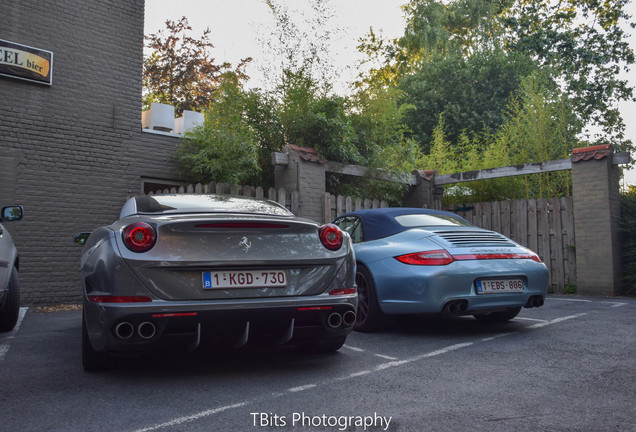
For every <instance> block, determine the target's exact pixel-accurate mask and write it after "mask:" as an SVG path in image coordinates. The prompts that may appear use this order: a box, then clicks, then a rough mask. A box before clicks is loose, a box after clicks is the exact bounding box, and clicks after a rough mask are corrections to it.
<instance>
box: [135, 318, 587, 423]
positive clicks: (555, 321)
mask: <svg viewBox="0 0 636 432" xmlns="http://www.w3.org/2000/svg"><path fill="white" fill-rule="evenodd" d="M585 315H587V313H580V314H576V315H569V316H565V317H561V318H556V319H553V320H551V321H544V322H539V323H537V324H534V325H531V326H530V327H528V328H530V329H537V328H541V327H545V326H548V325H552V324H558V323H561V322H564V321H567V320H571V319H576V318H581V317H583V316H585ZM518 333H520V332H510V333H501V334H499V335H495V336H492V337H488V338H483V339H479V340H476V341H474V342H465V343H459V344H454V345H449V346H447V347H444V348H440V349H438V350H435V351H430V352H428V353H425V354H420V355H417V356H414V357H411V358H408V359H404V360H397V359H396V360H392V361H390V362H387V363H381V364H379V365H377V366H375V367H372V368H370V369H366V370H362V371H357V372H354V373H351V374H348V375H344V376H340V377H335V378H332V379H330V380H327V381H323V382H321V383H318V384H306V385H303V386H298V387H292V388H290V389H288V390H287V391H285V392H282V393H274V394H273V395H270V396H274V397H283V396H286V395H289V394H292V393H298V392H302V391H306V390H311V389H315V388H318V387H324V386H329V385H331V384H334V383H336V382H342V381H347V380H350V379H353V378H358V377H361V376H364V375H369V374H372V373H374V372H381V371H383V370H387V369H392V368H395V367H400V366H404V365H406V364H410V363H415V362H419V361H422V360H425V359H429V358H433V357H437V356H440V355H443V354H447V353H450V352H453V351H457V350H461V349H464V348H467V347H470V346H473V345H475V344H476V343H479V341H481V342H487V341H490V340H493V339H496V338H500V337H505V336H510V335H514V334H518ZM345 347H347V348H349V349H352V350H353V351H357V352H364V351H365V350H363V349H361V348H356V349H353V348H354V347H350V346H347V345H345ZM250 403H252V402H251V401H244V402H240V403H237V404H234V405H226V406H223V407H219V408H214V409H209V410H205V411H201V412H199V413H196V414H192V415H189V416H184V417H179V418H176V419H174V420H171V421H168V422H165V423H160V424H157V425H154V426H150V427H146V428H143V429H137V430H135V431H134V432H150V431H155V430H158V429H163V428H167V427H171V426H176V425H180V424H183V423H188V422H192V421H195V420H200V419H202V418H205V417H210V416H212V415H215V414H218V413H221V412H223V411H228V410H232V409H235V408H241V407H244V406H247V405H249V404H250Z"/></svg>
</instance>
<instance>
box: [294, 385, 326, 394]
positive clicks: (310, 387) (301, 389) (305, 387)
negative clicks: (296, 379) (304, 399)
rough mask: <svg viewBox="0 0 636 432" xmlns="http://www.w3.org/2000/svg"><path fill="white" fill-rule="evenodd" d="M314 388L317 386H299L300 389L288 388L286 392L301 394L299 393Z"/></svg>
mask: <svg viewBox="0 0 636 432" xmlns="http://www.w3.org/2000/svg"><path fill="white" fill-rule="evenodd" d="M314 387H318V386H317V385H316V384H307V385H304V386H300V387H292V388H290V389H289V390H287V391H288V392H290V393H297V392H301V391H305V390H309V389H312V388H314Z"/></svg>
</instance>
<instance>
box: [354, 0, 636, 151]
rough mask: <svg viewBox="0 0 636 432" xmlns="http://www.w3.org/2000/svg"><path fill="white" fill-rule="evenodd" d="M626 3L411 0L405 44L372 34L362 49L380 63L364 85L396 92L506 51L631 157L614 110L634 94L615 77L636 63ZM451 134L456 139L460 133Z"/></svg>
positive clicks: (402, 39)
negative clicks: (450, 64) (442, 68)
mask: <svg viewBox="0 0 636 432" xmlns="http://www.w3.org/2000/svg"><path fill="white" fill-rule="evenodd" d="M627 3H628V0H607V1H603V2H600V1H598V0H563V1H558V2H557V1H552V0H516V1H512V0H501V1H494V0H452V1H448V2H442V1H438V0H411V1H409V2H408V3H407V4H406V5H405V6H404V12H405V15H406V18H407V25H406V28H405V32H404V35H403V36H402V37H400V38H398V39H396V40H393V41H390V42H388V43H387V42H386V41H384V40H381V39H379V38H377V36H376V35H375V34H373V33H371V34H370V35H369V36H368V37H367V38H366V39H364V40H362V41H361V44H360V47H359V48H360V49H361V50H362V51H363V52H365V53H367V54H368V56H369V58H370V59H375V61H376V62H377V60H378V59H381V60H382V63H381V66H380V67H378V68H375V69H372V70H371V71H370V73H369V74H368V75H367V76H365V77H363V79H362V81H361V85H367V86H373V85H377V83H380V84H381V85H387V84H388V85H397V84H398V83H400V82H401V80H402V79H405V77H408V76H410V75H414V74H421V73H426V72H424V70H425V69H426V68H429V67H435V66H434V65H435V63H437V62H439V61H453V60H452V59H453V58H456V57H457V56H459V57H460V58H462V59H464V60H465V61H468V59H470V58H471V57H472V56H474V55H475V54H476V53H483V52H497V51H498V50H503V51H505V52H506V53H507V55H511V56H514V58H522V57H527V58H529V59H531V60H532V61H533V62H535V64H536V68H539V69H543V70H546V71H547V72H548V73H549V74H550V75H551V76H552V78H553V81H554V82H555V83H559V84H560V85H562V86H563V89H564V91H565V92H566V94H567V95H568V100H569V103H570V104H571V105H572V107H573V109H574V112H575V113H576V115H577V117H578V119H579V120H580V121H582V122H583V123H584V125H585V126H588V127H591V126H600V127H601V128H602V131H603V136H601V137H596V138H597V139H598V140H599V141H603V142H611V143H613V144H614V145H615V146H617V147H618V148H619V149H621V150H630V149H632V146H631V143H630V142H628V141H625V140H624V122H623V120H622V118H621V116H620V113H619V112H618V109H617V103H618V102H619V101H621V100H631V99H633V94H632V88H631V87H630V86H629V84H628V83H627V82H625V81H623V80H621V79H620V78H619V77H618V72H619V71H620V69H621V67H625V68H627V67H629V66H630V65H632V64H633V63H634V61H635V58H634V53H633V51H632V49H631V48H630V47H629V45H628V43H627V41H626V36H625V33H624V31H623V29H622V25H623V24H624V23H625V22H626V21H627V20H628V16H627V14H626V12H625V6H626V4H627ZM454 84H456V85H461V82H459V81H457V82H455V83H454ZM451 85H452V84H451ZM431 87H432V86H431ZM409 102H410V103H412V102H413V101H409ZM496 103H499V101H497V102H496ZM502 107H503V106H502ZM443 111H444V110H440V111H439V112H438V113H437V114H439V113H441V112H443ZM448 121H449V122H453V121H454V119H453V118H448ZM411 126H412V127H413V125H412V124H411ZM429 126H430V125H429ZM429 126H427V127H426V129H427V130H429V131H430V127H429ZM467 126H468V127H470V125H467ZM462 129H463V127H462ZM416 132H417V131H416ZM418 133H419V132H418ZM453 133H454V134H455V135H459V134H460V133H461V129H459V130H457V129H456V130H454V132H453ZM420 135H421V136H424V135H422V134H420ZM429 139H430V137H429Z"/></svg>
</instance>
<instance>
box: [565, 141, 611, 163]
mask: <svg viewBox="0 0 636 432" xmlns="http://www.w3.org/2000/svg"><path fill="white" fill-rule="evenodd" d="M611 153H612V146H611V145H609V144H603V145H597V146H590V147H579V148H575V149H574V150H572V162H575V163H576V162H583V161H589V160H592V159H594V160H601V159H604V158H606V157H608V156H610V155H611Z"/></svg>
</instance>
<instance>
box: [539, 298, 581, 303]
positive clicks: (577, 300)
mask: <svg viewBox="0 0 636 432" xmlns="http://www.w3.org/2000/svg"><path fill="white" fill-rule="evenodd" d="M546 300H556V301H570V302H581V303H592V300H585V299H571V298H563V297H548V298H547V299H546Z"/></svg>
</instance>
